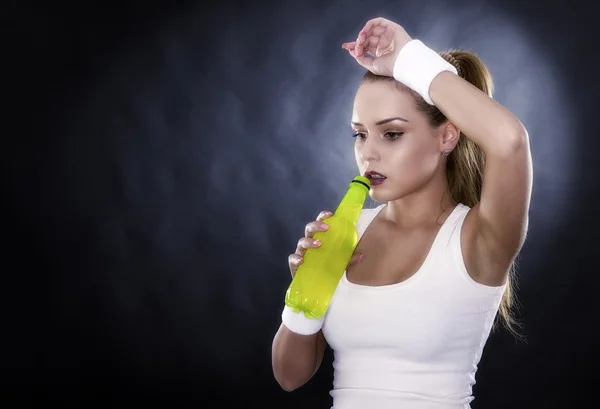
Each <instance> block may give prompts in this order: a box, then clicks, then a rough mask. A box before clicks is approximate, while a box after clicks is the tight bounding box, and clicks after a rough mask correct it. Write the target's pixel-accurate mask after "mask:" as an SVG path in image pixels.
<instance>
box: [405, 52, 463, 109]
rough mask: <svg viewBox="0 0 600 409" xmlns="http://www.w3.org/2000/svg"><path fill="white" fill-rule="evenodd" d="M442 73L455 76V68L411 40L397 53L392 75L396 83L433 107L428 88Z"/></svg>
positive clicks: (436, 54)
mask: <svg viewBox="0 0 600 409" xmlns="http://www.w3.org/2000/svg"><path fill="white" fill-rule="evenodd" d="M443 71H450V72H452V73H454V74H457V71H456V68H455V67H454V66H453V65H452V64H450V63H449V62H448V61H446V60H444V59H443V58H442V57H441V56H440V55H439V54H438V53H436V52H435V51H433V50H432V49H431V48H429V47H427V46H426V45H425V44H423V43H422V42H421V41H419V40H411V41H409V42H408V43H407V44H406V45H404V47H402V49H401V50H400V53H398V57H397V58H396V61H395V63H394V73H393V75H394V79H395V80H396V81H399V82H401V83H402V84H404V85H406V86H407V87H408V88H410V89H412V90H413V91H415V92H416V93H418V94H419V95H421V97H423V99H424V100H425V101H427V103H428V104H429V105H434V103H433V101H432V100H431V98H430V97H429V87H430V86H431V82H432V81H433V79H434V78H435V77H437V75H438V74H440V73H441V72H443Z"/></svg>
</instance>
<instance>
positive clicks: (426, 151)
mask: <svg viewBox="0 0 600 409" xmlns="http://www.w3.org/2000/svg"><path fill="white" fill-rule="evenodd" d="M342 47H343V48H344V49H346V50H347V51H348V52H349V54H350V55H351V56H352V57H353V58H354V59H355V61H356V62H357V63H358V64H360V65H361V66H363V67H365V68H366V69H367V70H368V71H367V73H366V74H365V76H364V79H363V81H362V83H361V84H360V87H359V89H358V91H357V93H356V97H355V101H354V108H353V112H352V127H353V129H354V136H355V137H356V141H355V153H356V162H357V165H358V168H359V170H360V172H361V174H363V175H366V176H367V177H369V178H370V179H371V189H370V196H371V197H372V198H373V199H374V200H376V201H378V202H381V203H383V204H382V205H380V206H378V207H377V208H375V209H364V210H363V211H362V213H361V216H360V219H359V222H358V226H357V227H358V233H359V237H360V241H359V244H358V246H357V249H356V254H355V255H354V257H353V258H352V261H351V262H350V264H349V265H348V268H347V270H346V272H345V273H344V276H343V277H342V280H341V281H340V284H339V285H338V288H337V289H336V292H335V294H334V297H333V299H332V301H331V303H330V306H329V309H328V311H327V314H326V315H325V316H324V317H323V318H322V319H321V320H314V319H313V320H309V319H307V318H306V317H304V315H302V314H296V313H294V312H293V311H291V309H289V308H288V307H285V309H284V311H283V314H282V325H281V327H280V328H279V330H278V332H277V334H276V335H275V338H274V340H273V355H272V361H273V372H274V375H275V378H276V379H277V381H278V382H279V384H280V385H281V386H282V387H283V389H285V390H287V391H291V390H294V389H296V388H298V387H300V386H301V385H303V384H305V383H306V382H307V381H308V380H309V379H310V378H311V377H312V376H313V374H314V373H315V372H316V371H317V369H318V368H319V366H320V363H321V360H322V357H323V352H324V349H325V344H326V342H327V343H328V344H329V345H330V346H331V348H332V349H333V351H334V357H335V358H334V388H333V390H332V391H331V395H332V396H333V398H334V407H335V408H336V409H354V408H361V409H364V408H374V409H375V408H377V409H386V408H411V409H434V408H435V409H442V408H444V409H450V408H456V409H458V408H461V409H464V408H468V407H469V404H470V402H471V401H472V400H473V396H472V386H473V384H474V383H475V373H476V370H477V365H478V363H479V360H480V358H481V354H482V352H483V348H484V345H485V343H486V341H487V339H488V336H489V334H490V331H491V328H492V326H493V323H494V320H495V318H496V315H497V314H498V312H500V317H501V318H503V319H504V321H505V323H506V324H507V326H508V328H509V329H512V328H513V320H512V318H511V316H510V306H511V280H510V279H511V271H512V267H513V263H514V260H515V257H516V256H517V254H518V252H519V251H520V249H521V247H522V245H523V242H524V240H525V235H526V231H527V225H528V209H529V202H530V196H531V184H532V165H531V154H530V148H529V142H528V135H527V131H526V129H525V128H524V126H523V124H522V123H521V122H520V121H519V119H518V118H517V117H516V116H515V115H514V114H512V113H511V112H510V111H508V110H507V109H506V108H505V107H503V106H502V105H500V104H498V103H497V102H496V101H494V100H493V99H492V80H491V76H490V74H489V72H488V70H487V68H486V67H485V65H484V64H483V62H482V61H481V60H480V59H479V58H478V57H477V56H476V55H475V54H473V53H471V52H468V51H456V50H455V51H448V52H442V53H436V52H434V51H432V50H431V49H429V48H428V47H426V46H425V45H424V44H423V43H422V42H420V41H418V40H413V39H411V38H410V37H409V35H408V34H407V33H406V31H405V30H404V29H403V28H402V27H401V26H399V25H398V24H396V23H394V22H392V21H389V20H386V19H384V18H376V19H373V20H370V21H368V22H367V23H366V25H365V26H364V28H363V29H362V30H361V31H360V33H359V35H358V38H357V40H356V41H353V42H349V43H345V44H343V46H342ZM330 215H331V212H322V213H321V214H320V215H319V217H318V218H317V220H316V221H315V222H311V223H309V224H308V225H307V226H306V231H305V236H304V237H303V238H302V239H300V241H299V242H298V247H297V249H296V252H295V253H294V254H291V255H290V257H289V266H290V269H291V272H292V275H293V274H294V273H295V271H296V269H297V268H298V265H299V264H300V263H302V256H303V254H304V252H305V250H306V249H308V248H311V247H317V246H318V245H319V243H318V242H317V243H315V242H314V241H313V240H312V239H311V237H312V234H313V233H314V232H316V231H324V230H326V229H327V226H326V224H325V223H324V221H326V218H327V217H328V216H330Z"/></svg>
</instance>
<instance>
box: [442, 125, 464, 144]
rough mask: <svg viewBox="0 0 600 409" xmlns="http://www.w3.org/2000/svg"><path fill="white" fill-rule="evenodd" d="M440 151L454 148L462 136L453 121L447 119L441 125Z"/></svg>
mask: <svg viewBox="0 0 600 409" xmlns="http://www.w3.org/2000/svg"><path fill="white" fill-rule="evenodd" d="M440 132H441V138H440V151H445V150H448V149H449V150H452V149H454V147H455V146H456V144H457V143H458V139H459V138H460V129H458V128H457V127H456V125H454V124H453V123H452V122H450V121H447V122H445V123H444V124H442V126H441V127H440Z"/></svg>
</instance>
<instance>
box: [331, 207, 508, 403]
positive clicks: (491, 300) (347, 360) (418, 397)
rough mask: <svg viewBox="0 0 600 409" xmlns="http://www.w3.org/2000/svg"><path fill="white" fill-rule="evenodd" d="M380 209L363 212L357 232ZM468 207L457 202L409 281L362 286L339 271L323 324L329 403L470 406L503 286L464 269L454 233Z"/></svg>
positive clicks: (361, 232) (363, 228)
mask: <svg viewBox="0 0 600 409" xmlns="http://www.w3.org/2000/svg"><path fill="white" fill-rule="evenodd" d="M384 207H385V204H383V205H381V206H379V207H377V208H375V209H364V210H362V212H361V216H360V218H359V221H358V224H357V230H358V234H359V238H360V237H362V235H363V233H364V232H365V230H366V229H367V227H368V225H369V224H370V223H371V221H372V220H373V219H374V218H375V216H376V215H377V214H378V213H379V212H380V211H381V209H383V208H384ZM469 209H470V208H469V207H467V206H465V205H463V204H459V205H458V206H456V208H455V209H454V210H453V211H452V213H451V214H450V216H449V217H448V218H447V219H446V221H445V222H444V224H443V225H442V226H441V228H440V230H439V232H438V234H437V236H436V237H435V240H434V242H433V245H432V247H431V249H430V250H429V253H428V254H427V256H426V259H425V262H424V263H423V265H422V266H421V267H420V268H419V270H418V271H417V272H416V273H415V274H414V275H413V276H411V277H410V278H408V279H407V280H405V281H402V282H400V283H397V284H392V285H385V286H378V287H374V286H364V285H358V284H354V283H351V282H349V281H348V279H347V278H346V273H345V272H344V275H343V277H342V279H341V281H340V283H339V285H338V288H337V289H336V292H335V294H334V296H333V298H332V300H331V303H330V305H329V309H328V311H327V313H326V315H325V318H324V324H323V335H324V336H325V338H326V340H327V342H328V344H329V345H330V346H331V348H332V349H333V351H334V362H333V368H334V381H333V390H332V391H331V392H330V395H331V396H332V397H333V408H335V409H365V408H369V409H392V408H393V409H398V408H411V409H458V408H460V409H466V408H470V402H471V401H472V400H473V396H472V386H473V385H474V384H475V372H476V370H477V364H478V363H479V360H480V358H481V354H482V352H483V347H484V345H485V343H486V341H487V338H488V336H489V334H490V330H491V328H492V324H493V321H494V318H495V316H496V314H497V312H498V308H499V305H500V301H501V298H502V295H503V293H504V290H505V288H506V284H504V285H503V286H500V287H490V286H485V285H482V284H479V283H477V282H476V281H474V280H473V279H472V278H471V277H470V276H469V274H468V272H467V270H466V267H465V264H464V262H463V257H462V252H461V246H460V232H461V227H462V225H463V222H464V220H465V216H466V215H467V212H468V211H469Z"/></svg>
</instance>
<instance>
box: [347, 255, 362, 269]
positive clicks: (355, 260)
mask: <svg viewBox="0 0 600 409" xmlns="http://www.w3.org/2000/svg"><path fill="white" fill-rule="evenodd" d="M362 259H363V255H362V253H355V254H354V255H353V256H352V258H351V259H350V262H349V263H348V267H352V266H354V265H356V263H358V262H359V261H360V260H362Z"/></svg>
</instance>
